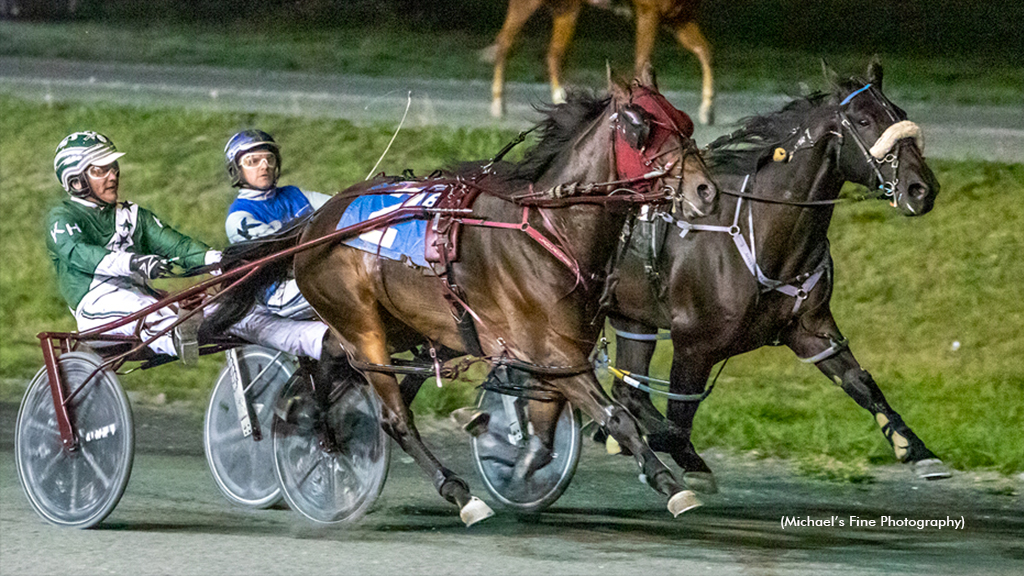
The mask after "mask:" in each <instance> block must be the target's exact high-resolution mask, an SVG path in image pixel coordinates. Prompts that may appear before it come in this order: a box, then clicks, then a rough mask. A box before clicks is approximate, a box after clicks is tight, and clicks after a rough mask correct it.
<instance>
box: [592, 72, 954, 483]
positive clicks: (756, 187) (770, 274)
mask: <svg viewBox="0 0 1024 576" xmlns="http://www.w3.org/2000/svg"><path fill="white" fill-rule="evenodd" d="M823 69H824V72H825V75H826V78H827V80H828V85H829V87H830V90H829V92H828V93H827V94H816V95H812V96H810V97H807V98H803V99H798V100H796V101H793V102H791V103H790V104H789V105H787V106H786V107H784V108H783V109H782V110H780V111H778V112H774V113H771V114H767V115H763V116H755V117H752V118H749V119H747V120H746V121H745V123H744V124H743V126H742V127H741V128H740V129H739V130H737V131H736V132H734V133H733V134H732V135H729V136H724V137H722V138H720V139H718V140H716V141H715V142H713V143H711V144H710V145H709V147H708V148H707V149H706V150H705V160H706V161H707V162H708V165H709V168H711V170H712V174H713V176H714V177H715V178H716V180H717V182H718V183H719V185H720V189H719V191H720V193H721V194H723V195H724V197H723V199H722V206H721V210H720V212H719V213H718V215H717V216H715V217H713V218H710V219H708V220H717V222H715V225H713V226H711V228H712V229H708V228H705V226H707V225H709V222H707V221H705V222H702V223H701V225H700V226H696V227H695V228H691V227H690V225H689V224H688V223H686V222H685V221H684V220H677V219H676V217H677V216H678V215H673V216H667V215H666V217H665V218H664V219H659V218H656V219H655V220H654V221H653V222H644V223H638V228H637V229H636V230H635V231H634V233H633V236H632V243H631V244H630V245H629V247H628V250H627V251H626V252H625V253H624V257H623V258H622V260H621V262H620V264H619V266H618V272H617V274H616V275H617V276H618V278H619V282H618V284H617V286H616V288H615V291H614V304H613V307H614V309H613V310H612V311H611V313H610V319H611V323H612V326H613V327H614V328H615V329H616V330H619V331H621V332H619V334H618V336H617V340H616V342H617V348H616V350H617V352H616V356H617V358H616V361H617V364H618V366H617V367H618V368H620V369H624V370H627V371H629V372H632V373H635V374H639V375H641V376H645V375H647V370H648V365H649V363H650V361H651V357H652V355H653V352H654V347H655V341H654V340H653V339H652V338H653V336H651V335H653V334H654V333H656V332H657V329H658V328H662V329H669V330H671V339H672V345H673V357H672V367H671V373H670V385H669V390H670V393H673V394H680V395H701V393H702V392H703V391H704V390H705V385H706V384H707V382H708V377H709V374H710V372H711V369H712V367H713V366H714V365H715V364H716V363H718V362H721V361H723V360H725V359H727V358H729V357H731V356H735V355H737V354H742V353H744V352H748V351H750V350H754V349H756V348H759V347H761V346H765V345H771V344H778V343H782V344H785V345H786V346H788V347H789V348H790V349H791V350H792V351H793V352H794V353H795V354H796V356H797V358H799V359H800V360H802V361H803V362H808V363H813V364H814V365H815V366H817V367H818V369H819V370H821V372H822V373H824V374H825V376H827V377H828V378H829V379H830V380H831V381H832V382H833V383H835V384H837V385H839V386H841V387H842V389H843V390H844V391H845V392H846V393H847V394H849V396H850V397H851V398H853V400H854V401H855V402H857V404H858V405H860V406H861V407H863V408H865V409H866V410H868V411H869V412H870V413H871V415H872V416H873V417H874V418H875V420H876V422H877V424H878V425H879V427H880V428H881V430H882V433H883V434H884V436H885V439H886V440H887V441H888V442H889V444H890V445H891V446H892V448H893V450H894V452H895V455H896V457H897V458H898V459H899V460H900V461H902V462H907V463H912V464H914V465H915V469H916V471H917V473H918V475H919V476H922V477H925V478H930V479H933V478H942V477H947V476H949V472H948V470H947V469H946V468H945V466H944V465H943V464H942V462H941V461H940V460H939V459H937V458H936V457H935V455H934V454H933V453H932V452H931V450H929V449H928V448H927V447H925V445H924V443H923V442H922V441H921V439H920V438H918V436H917V435H916V434H914V432H913V431H912V430H911V429H910V427H909V426H908V425H907V424H906V423H905V422H904V420H903V418H901V417H900V415H899V414H898V413H897V412H896V411H895V410H893V408H892V407H891V406H890V405H889V404H888V402H887V401H886V399H885V397H884V396H883V394H882V392H881V390H880V389H879V387H878V385H877V384H876V383H875V381H874V379H873V378H872V377H871V374H869V373H868V372H867V371H866V370H864V369H863V368H861V366H860V364H859V363H858V362H857V359H856V358H855V357H854V355H853V352H851V351H850V348H849V346H848V344H847V340H846V338H844V337H843V335H842V333H841V332H840V331H839V328H838V327H837V326H836V322H835V319H834V318H833V317H832V312H831V309H830V307H829V300H830V298H831V295H832V287H833V282H834V277H833V267H832V259H831V256H830V253H829V243H828V228H829V223H830V221H831V218H832V211H833V207H834V202H835V201H836V198H837V197H838V195H839V191H840V188H841V187H842V185H843V183H844V182H846V181H849V182H855V183H858V184H861V185H864V186H867V187H868V188H871V189H880V190H881V191H882V192H883V194H882V196H884V197H886V198H888V199H889V200H890V202H891V204H892V206H893V207H895V208H896V209H898V210H899V211H900V212H902V213H903V214H905V215H907V216H921V215H923V214H926V213H928V211H930V210H931V209H932V207H933V206H934V202H935V197H936V195H937V194H938V192H939V182H938V181H937V180H936V178H935V175H934V174H933V173H932V171H931V169H930V168H929V167H928V165H927V164H926V163H925V160H924V157H923V143H922V140H921V136H920V130H919V128H918V127H917V125H915V124H913V123H911V122H909V121H908V120H907V115H906V113H905V112H904V111H903V110H901V109H900V108H898V107H897V106H896V105H894V104H893V103H892V102H890V101H889V99H888V98H886V96H885V95H884V94H883V93H882V66H881V64H880V63H878V62H877V60H876V59H873V60H872V62H871V63H870V64H869V66H868V69H867V79H866V80H863V79H856V78H849V79H845V80H840V79H839V78H838V75H837V74H836V73H835V72H834V71H833V70H832V69H831V68H830V67H828V66H827V65H825V63H824V62H823ZM652 235H653V240H652ZM776 279H778V280H776ZM627 335H628V337H626V336H627ZM644 335H646V336H644ZM638 338H646V339H644V340H641V339H638ZM613 397H614V398H616V399H617V400H618V401H619V402H621V403H622V404H623V405H624V406H626V407H627V408H629V410H630V411H631V412H632V413H633V414H634V415H635V416H636V417H637V418H638V419H639V420H640V422H641V425H642V426H643V427H644V428H645V430H646V431H647V432H648V434H649V436H648V441H649V443H650V445H651V447H652V448H654V449H655V450H657V451H661V452H668V453H669V454H671V456H672V458H673V459H674V460H675V461H676V463H678V464H679V466H681V467H682V468H683V470H684V471H685V476H684V477H685V478H686V479H687V480H688V481H689V482H690V485H691V486H692V487H694V488H695V489H698V490H703V491H708V492H714V491H715V490H716V487H715V482H714V477H713V475H712V474H711V470H710V469H709V468H708V466H707V464H706V463H705V462H704V460H703V459H701V457H700V456H699V455H698V454H697V452H696V450H695V448H694V446H693V444H692V442H691V439H690V433H691V430H692V425H693V419H694V415H695V414H696V411H697V408H698V407H699V406H700V404H699V402H698V401H694V399H692V398H691V399H682V400H679V399H677V400H672V399H669V401H668V411H667V419H666V418H665V417H663V416H662V415H661V413H660V412H658V410H657V409H656V408H655V407H654V405H653V404H652V403H651V400H650V397H649V396H648V394H647V393H646V392H643V391H641V390H638V389H636V388H634V387H630V386H627V385H626V383H624V382H623V381H622V380H620V379H616V381H615V382H614V385H613Z"/></svg>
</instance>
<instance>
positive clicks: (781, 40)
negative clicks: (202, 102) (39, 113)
mask: <svg viewBox="0 0 1024 576" xmlns="http://www.w3.org/2000/svg"><path fill="white" fill-rule="evenodd" d="M616 1H617V2H625V1H626V0H616ZM506 5H507V4H506V2H505V1H504V0H191V1H181V0H0V17H2V18H7V19H19V20H37V21H61V20H64V21H67V20H78V21H88V20H99V21H106V22H125V23H132V22H138V23H142V22H146V23H153V22H169V23H175V22H176V23H190V24H210V25H214V24H216V23H226V22H233V23H234V24H238V23H239V21H247V22H253V23H254V25H259V24H258V22H259V21H260V20H263V21H265V22H268V23H272V25H274V26H282V25H283V26H286V27H289V28H295V29H302V28H318V29H323V28H332V27H334V28H352V27H375V26H388V27H409V28H414V29H417V30H420V31H422V30H424V29H427V30H437V31H438V33H443V32H444V31H445V30H452V29H459V30H465V31H468V32H474V33H480V34H488V35H489V34H494V33H496V32H497V30H498V29H499V28H500V26H501V23H502V20H503V18H504V15H505V8H506ZM612 22H615V23H614V24H613V23H612ZM698 22H699V23H700V25H701V26H702V28H703V29H704V30H705V33H706V35H707V36H708V37H709V39H710V40H711V42H712V44H713V45H725V44H727V43H731V42H739V43H743V44H746V45H758V46H765V47H787V48H802V49H807V50H824V49H827V50H855V51H861V52H865V51H866V52H870V51H871V50H872V49H873V47H874V46H878V45H885V46H886V47H887V49H890V50H899V51H901V52H903V53H906V54H915V55H922V56H928V55H930V54H940V53H941V54H944V55H947V56H948V55H950V54H957V53H962V54H970V55H972V56H975V57H977V56H986V57H995V58H999V59H1005V60H1004V63H1007V61H1008V62H1013V63H1016V62H1017V61H1021V62H1022V63H1024V2H1021V1H1020V0H717V1H716V0H704V2H703V3H702V6H701V8H700V17H699V18H698ZM549 23H550V20H549V19H547V18H542V17H537V16H535V17H534V18H533V20H532V21H531V23H530V25H529V26H528V28H527V33H530V34H540V35H543V34H545V33H546V30H547V27H548V26H550V24H549ZM609 26H623V27H624V29H625V30H629V29H630V28H629V27H630V24H629V23H627V22H626V21H625V20H623V19H621V18H616V17H613V16H611V15H610V14H608V13H607V12H604V11H599V10H594V9H585V10H583V12H582V15H581V19H580V25H579V28H578V31H577V34H580V35H600V34H607V33H608V32H609ZM837 31H843V32H841V33H837Z"/></svg>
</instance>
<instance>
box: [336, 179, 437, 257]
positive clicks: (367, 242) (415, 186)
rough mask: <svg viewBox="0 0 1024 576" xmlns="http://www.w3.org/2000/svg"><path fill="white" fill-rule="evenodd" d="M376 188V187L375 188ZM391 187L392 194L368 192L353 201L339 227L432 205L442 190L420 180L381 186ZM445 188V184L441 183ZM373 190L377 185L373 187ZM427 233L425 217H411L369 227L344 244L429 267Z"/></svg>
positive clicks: (343, 215)
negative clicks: (380, 226) (389, 224)
mask: <svg viewBox="0 0 1024 576" xmlns="http://www.w3.org/2000/svg"><path fill="white" fill-rule="evenodd" d="M375 188H377V187H375ZM380 188H385V189H388V190H391V191H392V193H390V194H369V195H366V196H360V197H358V198H356V199H355V200H353V201H352V203H351V204H349V205H348V208H346V209H345V213H344V214H342V216H341V221H340V222H338V226H337V228H336V229H337V230H341V229H342V228H347V227H349V226H352V225H354V224H358V223H360V222H365V221H366V220H369V219H371V218H376V217H378V216H383V215H385V214H387V213H389V212H393V211H395V210H398V209H399V208H405V207H410V206H426V207H430V206H433V205H434V204H436V203H437V199H438V198H439V197H440V196H441V194H440V192H433V189H434V186H428V187H424V186H423V184H422V183H420V182H399V183H397V184H387V185H381V186H380ZM437 188H438V189H444V188H445V186H438V187H437ZM371 190H374V188H371ZM426 233H427V221H426V220H409V221H406V222H400V223H398V224H395V225H393V226H389V227H387V228H381V229H377V230H369V231H367V232H364V233H362V234H360V235H359V236H356V237H355V238H352V239H350V240H346V241H345V242H344V243H345V244H346V245H348V246H351V247H353V248H358V249H360V250H363V251H366V252H372V253H374V254H380V255H381V256H383V257H384V258H387V259H389V260H399V261H401V260H403V258H402V257H403V256H404V257H405V259H407V260H409V261H411V262H412V263H413V264H416V265H417V266H424V267H429V266H430V265H429V264H428V263H427V260H426V258H425V257H424V255H423V251H424V238H425V236H426Z"/></svg>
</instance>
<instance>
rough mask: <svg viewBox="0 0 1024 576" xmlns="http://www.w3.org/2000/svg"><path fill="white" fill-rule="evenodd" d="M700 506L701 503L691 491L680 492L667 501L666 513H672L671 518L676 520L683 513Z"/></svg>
mask: <svg viewBox="0 0 1024 576" xmlns="http://www.w3.org/2000/svg"><path fill="white" fill-rule="evenodd" d="M700 505H701V501H700V499H699V498H697V494H696V493H695V492H694V491H693V490H680V491H679V492H676V493H675V494H673V495H672V497H671V498H669V499H668V511H669V512H671V513H672V517H673V518H678V517H679V515H680V514H682V513H683V512H686V511H687V510H693V509H694V508H697V507H698V506H700Z"/></svg>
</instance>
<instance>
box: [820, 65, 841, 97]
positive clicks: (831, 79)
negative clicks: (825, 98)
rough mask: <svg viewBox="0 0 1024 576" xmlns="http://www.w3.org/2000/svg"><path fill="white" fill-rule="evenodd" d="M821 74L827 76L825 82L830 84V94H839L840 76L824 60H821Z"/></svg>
mask: <svg viewBox="0 0 1024 576" xmlns="http://www.w3.org/2000/svg"><path fill="white" fill-rule="evenodd" d="M821 72H822V73H823V74H824V75H825V82H826V83H827V84H828V89H829V92H831V93H833V94H838V93H839V74H838V73H837V72H836V71H835V70H834V69H833V68H832V66H830V65H829V63H828V62H827V61H826V60H825V59H824V58H822V59H821Z"/></svg>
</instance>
